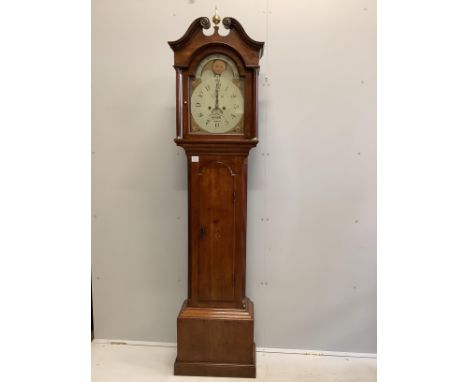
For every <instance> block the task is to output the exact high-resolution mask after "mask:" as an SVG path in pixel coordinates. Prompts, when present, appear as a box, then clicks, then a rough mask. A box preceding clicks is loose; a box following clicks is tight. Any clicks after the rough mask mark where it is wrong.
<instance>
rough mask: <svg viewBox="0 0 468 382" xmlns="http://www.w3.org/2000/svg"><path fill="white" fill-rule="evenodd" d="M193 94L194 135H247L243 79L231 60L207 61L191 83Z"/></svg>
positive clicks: (215, 56)
mask: <svg viewBox="0 0 468 382" xmlns="http://www.w3.org/2000/svg"><path fill="white" fill-rule="evenodd" d="M190 91H191V98H190V110H191V115H192V118H191V132H193V133H201V134H206V133H208V134H240V133H242V132H243V130H244V123H243V122H244V118H243V117H244V97H243V79H241V78H240V77H239V72H238V70H237V67H236V65H235V63H234V62H233V61H232V60H231V59H230V58H229V57H227V56H225V55H222V54H212V55H210V56H208V57H206V58H205V59H203V60H202V61H201V62H200V64H199V65H198V68H197V71H196V74H195V78H194V79H193V80H192V81H191V84H190Z"/></svg>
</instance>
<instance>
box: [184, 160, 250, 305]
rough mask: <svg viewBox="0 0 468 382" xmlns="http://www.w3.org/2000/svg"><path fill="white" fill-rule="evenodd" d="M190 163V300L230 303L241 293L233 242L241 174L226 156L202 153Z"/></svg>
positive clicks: (238, 260)
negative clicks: (196, 160)
mask: <svg viewBox="0 0 468 382" xmlns="http://www.w3.org/2000/svg"><path fill="white" fill-rule="evenodd" d="M191 165H192V171H191V175H192V182H191V184H192V190H191V191H192V192H191V193H192V198H191V203H192V217H191V219H192V242H191V254H192V264H191V280H192V296H191V297H192V302H194V303H196V304H199V305H210V304H211V303H213V302H216V303H217V305H219V303H225V305H226V306H230V305H233V304H236V301H237V300H239V297H240V294H241V291H239V290H238V289H239V288H238V287H239V285H238V284H239V282H238V281H239V280H238V273H239V266H242V248H241V246H239V245H236V242H238V240H237V238H238V236H239V232H240V231H239V226H242V225H243V219H242V218H241V217H242V214H241V213H240V212H241V211H240V210H239V203H238V199H239V198H238V193H239V191H238V188H239V179H240V178H241V177H240V176H239V173H238V171H236V161H235V160H234V159H230V158H229V157H228V158H226V157H224V158H223V157H214V156H213V157H210V156H202V157H200V158H199V162H196V163H193V162H192V163H191ZM239 215H240V216H239ZM196 258H198V261H194V260H195V259H196ZM236 305H237V304H236Z"/></svg>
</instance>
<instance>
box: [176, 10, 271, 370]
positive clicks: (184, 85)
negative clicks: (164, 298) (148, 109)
mask: <svg viewBox="0 0 468 382" xmlns="http://www.w3.org/2000/svg"><path fill="white" fill-rule="evenodd" d="M220 21H221V18H220V17H219V15H218V14H217V12H216V13H215V15H214V16H213V23H214V24H215V25H214V32H213V33H212V34H211V35H207V34H205V33H204V32H203V29H209V28H210V20H209V19H208V18H207V17H200V18H198V19H196V20H195V21H193V22H192V24H191V25H190V26H189V28H188V30H187V32H185V34H184V35H183V36H182V37H181V38H180V39H179V40H176V41H171V42H169V45H170V47H171V48H172V50H173V51H174V68H175V70H176V76H177V83H176V92H177V95H176V110H177V116H176V124H177V137H176V139H175V142H176V144H177V145H179V146H182V147H183V148H184V150H185V152H186V154H187V165H188V205H189V219H188V221H189V229H188V238H189V248H188V259H189V272H188V298H187V300H185V302H184V303H183V305H182V308H181V310H180V313H179V316H178V318H177V359H176V361H175V364H174V374H176V375H205V376H231V377H255V343H254V312H253V303H252V301H250V300H249V299H248V298H247V297H246V295H245V271H246V265H245V264H246V261H245V257H246V222H247V158H248V155H249V151H250V149H251V148H252V147H255V146H256V145H257V143H258V139H257V83H258V72H259V59H260V57H261V56H262V50H263V42H258V41H255V40H253V39H251V38H250V37H249V36H248V35H247V33H246V32H245V31H244V28H242V26H241V24H240V23H239V22H238V21H237V20H236V19H233V18H231V17H226V18H224V19H223V22H222V23H223V25H224V27H225V28H226V29H228V30H229V31H228V32H229V33H228V34H227V35H225V36H222V35H220V34H219V33H218V31H219V26H218V24H219V22H220Z"/></svg>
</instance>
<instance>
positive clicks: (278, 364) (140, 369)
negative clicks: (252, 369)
mask: <svg viewBox="0 0 468 382" xmlns="http://www.w3.org/2000/svg"><path fill="white" fill-rule="evenodd" d="M91 346H92V350H91V354H92V382H124V381H125V382H133V381H135V382H137V381H138V382H146V381H148V382H150V381H151V382H160V381H173V382H185V381H187V382H188V381H190V382H203V381H216V382H222V381H229V382H237V381H242V382H246V381H249V380H251V379H244V378H213V377H185V376H184V377H182V376H174V375H173V364H174V359H175V357H176V349H175V348H174V347H161V346H142V345H113V344H102V343H92V345H91ZM376 371H377V360H376V359H373V358H351V357H349V358H348V357H334V356H317V355H304V354H285V353H265V352H257V378H256V381H258V382H260V381H262V382H263V381H268V382H286V381H307V382H371V381H376V380H377V376H376V374H377V372H376Z"/></svg>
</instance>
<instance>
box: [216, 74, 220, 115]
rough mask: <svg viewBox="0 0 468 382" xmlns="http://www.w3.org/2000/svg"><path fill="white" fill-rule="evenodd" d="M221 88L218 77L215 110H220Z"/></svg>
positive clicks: (217, 77)
mask: <svg viewBox="0 0 468 382" xmlns="http://www.w3.org/2000/svg"><path fill="white" fill-rule="evenodd" d="M220 88H221V82H220V78H219V75H217V76H216V90H215V97H216V103H215V110H220V109H219V89H220Z"/></svg>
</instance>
